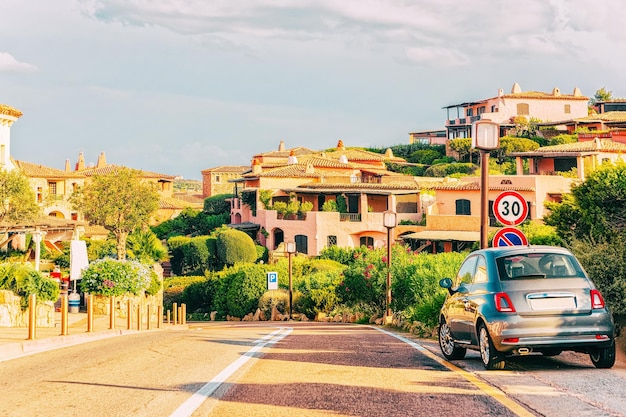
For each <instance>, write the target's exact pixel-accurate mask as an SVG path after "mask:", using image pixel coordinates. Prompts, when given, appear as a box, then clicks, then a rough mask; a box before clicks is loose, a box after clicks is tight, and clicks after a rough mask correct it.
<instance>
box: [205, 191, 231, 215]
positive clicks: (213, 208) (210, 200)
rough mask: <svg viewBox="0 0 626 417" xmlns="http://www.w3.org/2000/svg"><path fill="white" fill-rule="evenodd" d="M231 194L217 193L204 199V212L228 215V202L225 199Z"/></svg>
mask: <svg viewBox="0 0 626 417" xmlns="http://www.w3.org/2000/svg"><path fill="white" fill-rule="evenodd" d="M231 197H232V194H218V195H214V196H211V197H207V198H205V199H204V212H205V213H206V214H213V215H214V214H222V213H228V214H229V215H230V202H229V201H226V199H227V198H231Z"/></svg>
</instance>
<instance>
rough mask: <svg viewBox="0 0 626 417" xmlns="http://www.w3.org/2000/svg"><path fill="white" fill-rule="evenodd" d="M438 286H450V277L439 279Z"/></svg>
mask: <svg viewBox="0 0 626 417" xmlns="http://www.w3.org/2000/svg"><path fill="white" fill-rule="evenodd" d="M439 286H440V287H442V288H446V289H450V288H452V280H451V279H450V278H443V279H440V280H439Z"/></svg>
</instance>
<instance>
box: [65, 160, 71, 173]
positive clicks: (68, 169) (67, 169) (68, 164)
mask: <svg viewBox="0 0 626 417" xmlns="http://www.w3.org/2000/svg"><path fill="white" fill-rule="evenodd" d="M65 172H72V165H71V164H70V160H69V159H66V160H65Z"/></svg>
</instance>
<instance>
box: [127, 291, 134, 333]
mask: <svg viewBox="0 0 626 417" xmlns="http://www.w3.org/2000/svg"><path fill="white" fill-rule="evenodd" d="M132 317H133V302H132V301H131V299H130V298H129V299H128V300H127V302H126V330H130V329H132V327H133V322H132Z"/></svg>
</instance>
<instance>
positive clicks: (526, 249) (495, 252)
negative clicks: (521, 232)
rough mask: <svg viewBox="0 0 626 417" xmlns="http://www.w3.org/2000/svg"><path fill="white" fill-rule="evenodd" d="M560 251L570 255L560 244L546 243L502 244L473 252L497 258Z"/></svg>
mask: <svg viewBox="0 0 626 417" xmlns="http://www.w3.org/2000/svg"><path fill="white" fill-rule="evenodd" d="M544 252H553V253H562V254H566V255H571V254H572V253H571V252H570V251H569V250H567V249H566V248H563V247H561V246H547V245H528V246H503V247H495V248H486V249H480V250H478V251H476V252H473V253H476V254H478V253H482V254H484V255H485V256H487V257H493V258H499V257H502V256H510V255H515V254H519V253H544Z"/></svg>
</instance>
